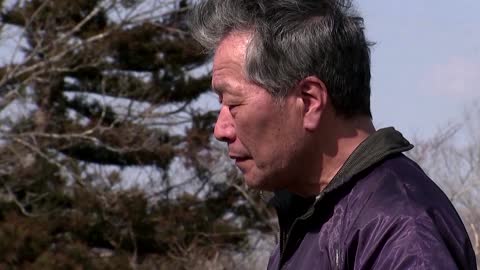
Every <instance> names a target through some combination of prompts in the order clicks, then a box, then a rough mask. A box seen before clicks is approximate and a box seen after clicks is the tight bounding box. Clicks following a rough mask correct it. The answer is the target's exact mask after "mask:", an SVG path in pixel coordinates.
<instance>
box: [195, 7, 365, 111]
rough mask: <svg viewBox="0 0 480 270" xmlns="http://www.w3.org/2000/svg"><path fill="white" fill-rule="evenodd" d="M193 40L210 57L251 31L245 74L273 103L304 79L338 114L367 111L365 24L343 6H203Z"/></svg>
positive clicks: (196, 15)
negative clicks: (319, 88)
mask: <svg viewBox="0 0 480 270" xmlns="http://www.w3.org/2000/svg"><path fill="white" fill-rule="evenodd" d="M190 22H191V29H192V34H193V36H194V37H195V39H196V40H197V41H198V42H199V43H200V44H201V45H202V46H203V47H204V48H206V49H207V50H208V51H209V52H210V53H213V52H214V51H215V49H216V48H217V46H218V44H219V43H220V41H221V40H222V38H224V37H225V36H226V35H228V34H229V33H231V32H235V31H249V32H251V33H252V39H251V41H250V43H249V45H248V49H247V52H246V65H245V73H246V76H247V78H248V79H249V80H250V81H252V82H255V83H257V84H259V85H261V86H262V87H264V88H265V89H266V90H267V91H269V92H270V93H271V94H272V95H273V96H275V97H280V98H281V97H285V96H286V95H287V94H288V92H289V90H290V89H292V88H293V87H295V85H297V83H298V82H300V81H301V80H302V79H304V78H306V77H308V76H317V77H318V78H319V79H320V80H322V81H323V82H324V83H325V85H326V87H327V89H328V94H329V96H330V99H331V102H332V105H333V107H334V108H335V110H336V112H337V114H339V115H342V116H345V117H353V116H356V115H368V116H370V117H371V111H370V49H369V46H370V43H369V42H368V41H367V40H366V38H365V35H364V24H363V19H362V18H361V17H360V16H359V15H358V14H357V12H356V11H355V10H354V8H353V7H352V3H351V2H350V1H342V0H204V1H202V2H200V3H198V4H197V5H196V6H195V8H194V9H193V11H192V12H191V14H190Z"/></svg>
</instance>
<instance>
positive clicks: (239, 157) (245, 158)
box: [229, 155, 250, 162]
mask: <svg viewBox="0 0 480 270" xmlns="http://www.w3.org/2000/svg"><path fill="white" fill-rule="evenodd" d="M229 157H230V158H231V159H233V160H235V162H242V161H245V160H248V159H250V158H249V157H246V156H234V155H231V156H229Z"/></svg>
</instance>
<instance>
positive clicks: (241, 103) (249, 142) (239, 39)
mask: <svg viewBox="0 0 480 270" xmlns="http://www.w3.org/2000/svg"><path fill="white" fill-rule="evenodd" d="M250 38H251V34H250V33H246V32H233V33H230V34H229V35H227V36H226V37H225V38H224V39H223V40H222V41H221V43H220V44H219V46H218V48H217V50H216V52H215V56H214V61H213V77H212V86H213V89H214V90H215V92H216V93H217V94H218V96H219V100H220V102H221V109H220V113H219V115H218V119H217V122H216V124H215V131H214V135H215V137H216V138H217V139H218V140H220V141H223V142H226V143H227V144H228V151H229V156H230V158H232V159H233V160H235V164H236V165H237V167H238V168H239V169H240V170H241V172H242V173H243V175H244V177H245V181H246V183H247V185H248V186H250V187H252V188H256V189H262V190H275V189H279V188H285V186H287V185H289V183H288V182H289V181H295V179H292V178H294V177H293V176H295V175H296V174H297V172H298V171H299V170H301V169H302V168H301V167H302V166H301V165H300V164H298V163H299V162H298V160H301V159H298V158H297V157H298V155H299V153H301V152H302V151H300V149H301V148H302V145H303V141H302V136H303V132H304V129H303V124H302V115H303V107H302V106H300V104H299V102H298V101H299V100H298V98H299V97H297V96H295V95H288V96H287V97H285V99H284V100H281V101H279V100H276V99H275V98H274V97H273V96H272V95H271V94H270V93H269V92H267V91H266V90H265V89H264V88H262V87H261V86H259V85H257V84H255V83H252V82H250V81H248V80H247V78H246V76H245V52H246V49H247V46H248V42H249V40H250Z"/></svg>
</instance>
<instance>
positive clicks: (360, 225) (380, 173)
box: [345, 155, 475, 269]
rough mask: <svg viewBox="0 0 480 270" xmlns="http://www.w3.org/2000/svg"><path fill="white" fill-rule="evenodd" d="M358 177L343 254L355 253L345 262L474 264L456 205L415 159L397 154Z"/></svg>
mask: <svg viewBox="0 0 480 270" xmlns="http://www.w3.org/2000/svg"><path fill="white" fill-rule="evenodd" d="M357 180H358V181H357V182H356V185H355V186H354V187H353V189H352V191H351V194H350V195H349V198H348V207H349V208H350V210H349V213H350V214H349V215H348V217H347V220H346V223H345V224H346V228H345V229H346V230H347V232H348V233H346V235H347V239H346V241H345V242H346V243H348V248H347V253H348V256H347V257H349V256H350V257H351V256H352V252H354V253H355V254H356V255H355V256H354V257H351V258H350V259H348V260H347V262H350V263H353V264H355V265H357V266H358V265H359V264H360V265H361V264H363V266H366V267H367V268H369V269H376V267H374V265H377V266H378V265H382V267H387V268H383V269H394V268H390V267H393V266H394V265H396V264H398V263H400V264H401V263H403V261H402V260H406V261H411V262H412V264H411V265H409V267H410V268H411V269H423V268H421V267H419V268H416V267H417V266H422V265H430V266H432V265H436V264H439V267H440V266H442V265H443V266H442V267H446V266H449V267H455V266H456V267H458V268H461V269H475V266H474V265H473V263H474V260H475V257H474V255H473V249H472V248H471V244H470V241H469V239H468V235H467V233H466V230H465V228H464V225H463V223H462V221H461V219H460V217H459V216H458V214H457V212H456V210H455V208H454V207H453V205H452V204H451V203H450V201H449V199H448V197H447V196H446V195H445V194H444V193H443V191H442V190H441V189H440V188H439V187H438V186H437V185H436V184H435V183H434V182H433V181H432V180H431V179H430V178H429V177H428V176H427V175H426V174H425V173H424V172H423V171H422V169H421V168H420V167H419V166H418V165H417V164H416V163H415V162H413V161H412V160H410V159H409V158H407V157H405V156H404V155H397V156H395V157H393V158H390V159H388V160H385V161H384V162H382V163H381V164H379V165H378V166H376V167H375V168H372V169H371V170H369V171H368V172H366V173H365V174H364V175H363V176H361V179H357ZM439 257H442V258H443V259H442V260H439V259H438V258H439ZM472 258H473V259H472ZM472 261H473V263H472ZM368 263H371V265H364V264H368ZM414 266H415V267H414ZM442 267H440V268H439V269H447V268H442ZM410 268H409V269H410ZM378 269H382V268H378ZM395 269H397V268H395ZM403 269H406V268H403ZM448 269H455V268H448Z"/></svg>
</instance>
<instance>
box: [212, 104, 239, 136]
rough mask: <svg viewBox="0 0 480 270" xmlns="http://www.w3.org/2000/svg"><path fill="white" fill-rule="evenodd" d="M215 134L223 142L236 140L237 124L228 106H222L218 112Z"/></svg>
mask: <svg viewBox="0 0 480 270" xmlns="http://www.w3.org/2000/svg"><path fill="white" fill-rule="evenodd" d="M213 135H214V136H215V138H216V139H217V140H219V141H222V142H227V143H231V142H233V141H235V136H236V134H235V125H234V122H233V118H232V115H231V114H230V111H229V110H228V107H227V106H222V108H221V109H220V112H219V113H218V118H217V122H216V123H215V129H214V131H213Z"/></svg>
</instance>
